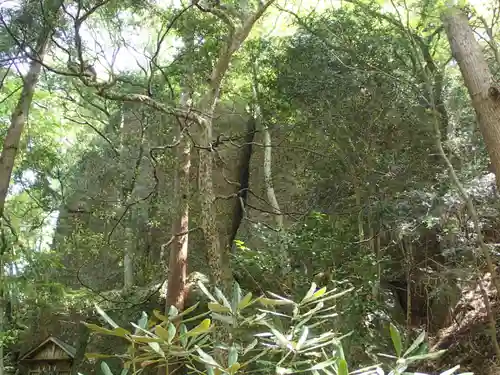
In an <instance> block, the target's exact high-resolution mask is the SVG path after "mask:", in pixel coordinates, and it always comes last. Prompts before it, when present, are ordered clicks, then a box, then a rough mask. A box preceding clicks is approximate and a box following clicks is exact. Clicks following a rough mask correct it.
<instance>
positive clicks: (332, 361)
mask: <svg viewBox="0 0 500 375" xmlns="http://www.w3.org/2000/svg"><path fill="white" fill-rule="evenodd" d="M340 361H343V360H342V359H341V360H340ZM336 362H337V358H332V359H329V360H327V361H324V362H320V363H317V364H315V365H314V366H312V367H311V368H310V369H309V371H314V370H323V369H324V368H327V367H330V366H332V365H333V364H335V363H336ZM344 362H345V361H344ZM340 374H341V373H340V372H339V375H340Z"/></svg>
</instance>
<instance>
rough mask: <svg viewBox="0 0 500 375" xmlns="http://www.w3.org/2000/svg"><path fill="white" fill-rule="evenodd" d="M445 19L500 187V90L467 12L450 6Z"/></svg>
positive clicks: (443, 19) (443, 18)
mask: <svg viewBox="0 0 500 375" xmlns="http://www.w3.org/2000/svg"><path fill="white" fill-rule="evenodd" d="M441 18H442V21H443V24H444V26H445V29H446V34H447V36H448V40H449V43H450V48H451V52H452V55H453V57H454V58H455V60H456V61H457V63H458V66H459V67H460V71H461V72H462V77H463V79H464V83H465V86H466V87H467V89H468V91H469V96H470V99H471V102H472V106H473V107H474V109H475V111H476V116H477V122H478V124H479V129H480V131H481V134H482V135H483V138H484V142H485V144H486V149H487V150H488V154H489V156H490V159H491V164H492V166H493V171H494V173H495V175H496V180H497V186H498V187H499V188H500V120H499V119H500V104H499V103H500V89H499V88H498V87H497V86H496V85H495V83H494V79H493V76H492V74H491V72H490V69H489V67H488V64H487V63H486V59H485V58H484V55H483V52H482V51H481V47H480V46H479V43H478V42H477V41H476V39H475V37H474V33H473V31H472V29H471V28H470V26H469V22H468V19H467V16H466V15H465V13H464V12H463V11H462V10H460V9H458V8H456V7H450V8H448V9H446V10H445V11H443V13H442V16H441Z"/></svg>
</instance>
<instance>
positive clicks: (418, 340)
mask: <svg viewBox="0 0 500 375" xmlns="http://www.w3.org/2000/svg"><path fill="white" fill-rule="evenodd" d="M424 339H425V331H422V332H421V333H420V335H418V337H417V338H416V339H415V341H413V343H412V344H411V345H410V347H409V348H408V350H407V351H406V352H405V354H403V357H406V356H408V355H409V354H411V353H412V352H413V351H414V350H415V349H417V348H418V347H419V346H420V344H421V343H422V342H423V341H424Z"/></svg>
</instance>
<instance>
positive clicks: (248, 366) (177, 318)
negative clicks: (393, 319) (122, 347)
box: [87, 283, 458, 375]
mask: <svg viewBox="0 0 500 375" xmlns="http://www.w3.org/2000/svg"><path fill="white" fill-rule="evenodd" d="M199 287H200V288H201V290H202V291H203V292H204V294H205V296H206V297H207V298H208V300H209V301H210V302H209V303H208V309H209V311H207V312H205V313H203V314H201V315H196V316H193V317H189V314H190V313H191V312H192V311H194V310H195V309H196V307H197V305H194V306H191V307H190V308H188V309H186V310H185V311H183V312H181V313H180V312H178V311H177V309H175V308H174V307H171V308H170V310H169V313H168V315H167V316H165V315H163V314H161V313H160V312H158V311H155V312H154V316H153V317H151V318H149V319H147V316H146V315H145V313H143V315H142V317H141V319H140V320H139V322H138V323H137V324H135V323H131V324H132V326H133V327H134V328H135V331H134V332H131V331H128V330H126V329H124V328H122V327H119V326H118V325H117V324H116V323H115V322H114V321H113V320H112V319H111V318H110V317H109V316H108V315H107V314H106V313H105V312H104V311H102V309H100V308H99V307H96V308H97V311H98V312H99V314H100V315H101V316H102V317H103V319H104V320H105V321H106V322H107V323H108V324H109V325H110V326H111V329H108V328H103V327H100V326H97V325H95V324H87V327H89V328H90V329H91V330H93V331H94V332H96V333H98V334H103V335H109V336H118V337H121V338H123V339H124V340H126V341H127V342H128V343H129V349H128V351H127V353H125V354H114V355H113V356H108V355H101V354H87V357H88V358H93V359H103V358H108V357H117V358H120V359H121V360H122V361H123V367H124V371H129V370H132V372H133V373H134V374H135V373H137V372H140V371H141V369H143V368H145V367H147V366H151V365H155V366H164V365H167V364H168V363H183V364H185V365H186V366H187V367H188V368H189V369H191V370H192V371H195V372H197V373H200V374H207V375H212V374H214V375H216V374H231V375H232V374H239V373H246V372H247V371H248V372H251V371H253V370H256V371H259V373H276V374H293V373H310V374H318V375H319V374H322V373H324V374H338V375H346V374H349V373H350V372H349V370H348V360H349V358H347V357H346V356H345V354H344V350H343V347H342V343H341V340H342V339H343V337H342V336H341V335H339V333H338V332H334V331H333V330H330V329H327V328H326V327H327V326H328V322H329V321H330V320H331V319H333V318H335V317H336V316H337V314H336V313H335V309H336V308H335V305H333V304H332V303H333V302H335V301H336V300H337V299H338V298H339V297H340V296H342V295H345V294H347V293H350V292H351V291H350V290H344V291H339V290H336V289H333V290H327V288H326V287H323V288H320V289H318V288H317V287H316V284H314V283H313V284H312V285H311V287H310V288H309V290H308V291H307V293H305V295H304V296H303V297H302V298H301V299H300V301H299V302H294V301H293V300H290V299H288V298H285V297H282V296H280V295H277V294H275V293H272V292H268V293H267V296H263V297H258V298H253V296H252V293H247V294H246V295H245V296H243V294H242V292H241V289H240V287H239V285H238V284H235V285H234V287H233V292H232V295H231V296H225V295H224V294H223V293H222V292H221V291H220V290H219V289H217V288H214V293H213V294H212V293H211V292H210V291H208V289H207V288H206V287H205V286H204V285H203V284H201V283H200V284H199ZM200 319H203V320H202V321H201V322H200V323H199V324H197V325H194V326H192V327H189V328H188V325H189V323H190V322H193V321H199V320H200ZM219 325H222V326H225V327H226V329H229V332H230V333H231V337H232V339H231V341H228V342H223V343H218V345H217V346H215V345H214V341H213V338H212V337H211V334H212V333H213V332H214V331H215V330H218V329H220V326H219ZM390 333H391V337H392V340H393V343H394V348H395V351H396V353H397V356H396V357H392V356H388V355H385V357H387V358H393V359H394V360H396V363H395V364H393V365H391V366H389V367H387V365H382V364H379V365H375V366H371V367H370V368H364V369H361V370H358V371H356V372H354V373H356V374H360V375H370V374H385V373H386V372H384V371H385V370H384V368H389V369H390V370H388V371H390V372H388V373H387V374H388V375H400V374H403V372H404V371H405V370H406V369H407V368H408V366H409V365H410V364H412V363H414V362H416V361H421V360H425V359H430V358H435V357H437V356H439V355H440V354H442V352H438V353H433V354H426V353H425V346H422V342H423V339H424V337H425V334H424V333H422V334H421V335H420V336H419V337H418V338H417V339H416V340H415V341H414V342H413V343H412V345H411V346H410V347H409V348H408V349H407V350H406V351H405V353H404V354H403V355H401V353H402V350H403V348H402V340H401V336H400V333H399V331H398V330H397V328H396V327H395V326H392V325H391V329H390ZM220 351H223V352H225V353H226V354H225V355H223V356H221V358H217V354H218V353H217V352H219V354H220ZM200 365H203V366H202V367H205V370H203V369H202V367H200ZM101 367H102V369H103V372H104V373H105V374H108V375H110V374H112V372H111V370H110V369H109V367H108V366H107V365H106V364H103V365H101ZM391 367H392V369H391ZM457 369H458V367H457V368H455V369H452V370H450V371H448V372H445V373H443V375H444V374H453V373H455V372H456V370H457ZM406 374H410V373H406Z"/></svg>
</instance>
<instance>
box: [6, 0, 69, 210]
mask: <svg viewBox="0 0 500 375" xmlns="http://www.w3.org/2000/svg"><path fill="white" fill-rule="evenodd" d="M61 4H62V1H57V2H56V3H55V4H54V6H53V7H48V8H47V9H46V10H45V11H46V14H45V19H46V22H47V25H45V27H44V28H43V29H42V30H41V32H40V36H39V37H38V39H37V41H36V45H35V56H36V57H37V60H33V61H31V63H30V65H29V70H28V73H27V74H26V76H25V77H24V83H23V89H22V91H21V96H20V98H19V101H18V102H17V105H16V107H15V108H14V111H13V112H12V117H11V121H10V126H9V129H8V130H7V135H6V136H5V138H4V141H3V147H2V153H1V155H0V218H1V217H2V216H3V213H4V210H5V201H6V199H7V194H8V192H9V186H10V179H11V177H12V171H13V169H14V162H15V160H16V156H17V153H18V151H19V143H20V141H21V137H22V134H23V131H24V125H25V124H26V121H27V119H28V114H29V110H30V107H31V103H32V101H33V95H34V93H35V86H36V84H37V83H38V80H39V78H40V72H41V70H42V64H41V63H40V61H43V59H44V58H45V55H46V53H47V49H48V47H49V44H50V37H51V34H52V32H53V29H54V28H53V24H52V23H51V22H52V21H53V20H55V19H56V17H57V14H58V13H59V8H60V7H61Z"/></svg>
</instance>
